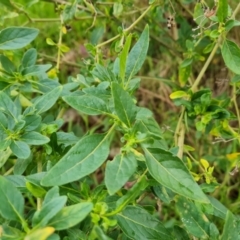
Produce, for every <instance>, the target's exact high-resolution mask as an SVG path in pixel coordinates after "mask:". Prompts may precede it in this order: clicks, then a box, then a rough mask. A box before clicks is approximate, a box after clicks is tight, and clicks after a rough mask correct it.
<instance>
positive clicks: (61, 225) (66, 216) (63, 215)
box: [48, 202, 93, 230]
mask: <svg viewBox="0 0 240 240" xmlns="http://www.w3.org/2000/svg"><path fill="white" fill-rule="evenodd" d="M92 208H93V204H92V203H90V202H85V203H78V204H74V205H71V206H68V207H65V208H63V209H62V210H61V211H60V212H59V213H58V214H57V215H56V216H55V217H53V218H52V219H51V220H50V222H49V223H48V225H49V226H52V227H54V228H55V229H56V230H63V229H68V228H71V227H73V226H74V225H76V224H78V223H79V222H81V221H82V220H83V219H84V218H85V217H86V216H87V215H88V214H89V213H90V212H91V210H92Z"/></svg>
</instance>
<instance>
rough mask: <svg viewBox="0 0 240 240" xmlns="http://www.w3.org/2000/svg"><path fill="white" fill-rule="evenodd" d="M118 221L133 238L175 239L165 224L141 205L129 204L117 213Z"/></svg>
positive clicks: (135, 239)
mask: <svg viewBox="0 0 240 240" xmlns="http://www.w3.org/2000/svg"><path fill="white" fill-rule="evenodd" d="M117 221H118V224H119V226H120V228H121V229H122V231H123V232H124V233H125V234H126V235H127V236H128V237H129V238H131V239H134V240H146V239H157V240H173V237H172V236H171V234H170V232H169V231H168V230H167V229H166V228H165V227H164V225H163V224H162V223H161V222H160V221H159V220H158V219H157V218H155V217H153V216H152V215H150V214H149V213H148V212H147V211H146V210H144V209H142V208H140V207H135V206H127V207H126V208H125V209H124V211H123V212H122V213H119V214H117Z"/></svg>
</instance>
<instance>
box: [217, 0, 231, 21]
mask: <svg viewBox="0 0 240 240" xmlns="http://www.w3.org/2000/svg"><path fill="white" fill-rule="evenodd" d="M227 16H228V1H227V0H220V1H219V2H218V11H217V17H218V20H219V22H221V23H223V22H225V20H226V18H227Z"/></svg>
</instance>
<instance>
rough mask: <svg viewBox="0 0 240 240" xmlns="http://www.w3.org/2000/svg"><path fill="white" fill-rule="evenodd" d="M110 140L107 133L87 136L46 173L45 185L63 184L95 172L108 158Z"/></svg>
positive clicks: (43, 181) (43, 182)
mask: <svg viewBox="0 0 240 240" xmlns="http://www.w3.org/2000/svg"><path fill="white" fill-rule="evenodd" d="M108 153H109V140H108V137H107V135H105V134H93V135H89V136H85V137H83V138H82V139H80V141H79V142H78V143H77V144H76V145H75V146H74V147H72V148H71V150H70V151H69V152H68V153H67V154H66V155H65V156H64V157H63V158H62V159H61V160H60V161H59V162H58V163H57V164H56V165H55V166H53V167H52V168H51V169H50V171H49V172H47V174H46V175H45V177H44V178H43V180H42V184H43V185H44V186H54V185H62V184H65V183H69V182H73V181H76V180H78V179H80V178H82V177H84V176H86V175H88V174H90V173H92V172H94V171H95V170H96V169H97V168H98V167H100V166H101V165H102V163H103V162H104V161H105V160H106V158H107V156H108Z"/></svg>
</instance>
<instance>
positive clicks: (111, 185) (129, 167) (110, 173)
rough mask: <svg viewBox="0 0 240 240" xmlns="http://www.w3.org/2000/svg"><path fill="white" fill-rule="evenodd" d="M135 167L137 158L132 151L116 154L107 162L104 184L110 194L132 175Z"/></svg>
mask: <svg viewBox="0 0 240 240" xmlns="http://www.w3.org/2000/svg"><path fill="white" fill-rule="evenodd" d="M136 168H137V160H136V158H135V156H134V154H133V153H131V152H128V153H126V154H125V153H123V154H121V155H117V156H116V157H115V158H114V159H113V160H112V161H108V162H107V166H106V172H105V184H106V187H107V189H108V192H109V194H110V195H113V194H114V193H115V192H117V191H118V190H119V189H120V188H121V187H122V186H123V185H124V184H125V183H126V182H127V180H128V179H129V178H130V177H131V176H132V174H133V173H134V172H135V170H136Z"/></svg>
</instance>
